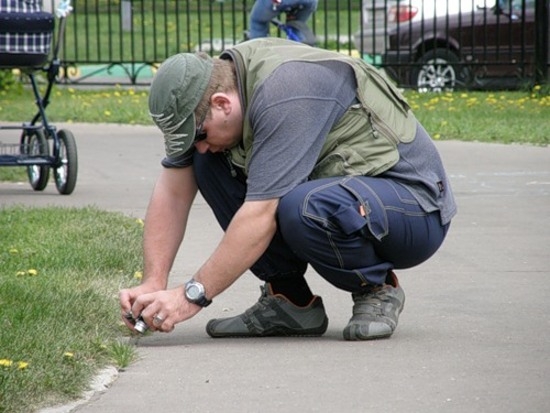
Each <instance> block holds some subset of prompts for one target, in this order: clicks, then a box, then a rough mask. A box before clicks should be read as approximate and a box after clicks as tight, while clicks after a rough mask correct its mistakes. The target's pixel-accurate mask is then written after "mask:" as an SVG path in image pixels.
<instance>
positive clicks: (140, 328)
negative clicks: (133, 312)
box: [134, 316, 149, 334]
mask: <svg viewBox="0 0 550 413" xmlns="http://www.w3.org/2000/svg"><path fill="white" fill-rule="evenodd" d="M134 329H135V330H136V331H137V332H138V333H140V334H145V332H146V331H147V330H148V329H149V326H148V325H147V324H146V323H145V321H143V318H141V316H139V317H138V318H137V320H136V324H134Z"/></svg>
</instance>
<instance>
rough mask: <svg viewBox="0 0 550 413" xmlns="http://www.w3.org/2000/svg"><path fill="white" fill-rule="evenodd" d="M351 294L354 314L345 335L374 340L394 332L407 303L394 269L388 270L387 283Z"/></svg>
mask: <svg viewBox="0 0 550 413" xmlns="http://www.w3.org/2000/svg"><path fill="white" fill-rule="evenodd" d="M351 296H352V299H353V302H354V304H353V316H352V317H351V319H350V320H349V323H348V325H347V326H346V328H344V339H346V340H371V339H375V338H384V337H389V336H391V335H392V334H393V332H394V331H395V328H396V327H397V321H398V318H399V314H400V313H401V311H403V306H404V305H405V292H404V291H403V289H402V288H401V287H400V286H399V281H398V280H397V277H396V276H395V274H394V273H393V271H391V272H390V273H389V274H388V278H387V279H386V284H384V285H380V286H376V287H374V288H372V289H371V290H370V291H367V292H366V293H353V294H352V295H351Z"/></svg>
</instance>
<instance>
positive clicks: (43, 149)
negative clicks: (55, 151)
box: [21, 129, 50, 191]
mask: <svg viewBox="0 0 550 413" xmlns="http://www.w3.org/2000/svg"><path fill="white" fill-rule="evenodd" d="M49 152H50V150H49V147H48V141H47V139H46V136H44V132H42V131H41V130H39V129H35V130H31V131H28V132H27V131H26V132H24V133H23V136H22V138H21V153H22V154H24V155H28V156H29V157H32V156H40V157H48V156H49V155H50V153H49ZM27 176H28V177H29V182H30V184H31V186H32V189H34V190H35V191H43V190H44V188H46V186H47V185H48V180H49V179H50V167H49V165H29V166H27Z"/></svg>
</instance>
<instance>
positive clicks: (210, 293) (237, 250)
mask: <svg viewBox="0 0 550 413" xmlns="http://www.w3.org/2000/svg"><path fill="white" fill-rule="evenodd" d="M278 205H279V200H278V199H269V200H264V201H251V202H245V203H244V204H243V205H242V206H241V208H240V209H239V210H238V211H237V213H236V214H235V216H234V217H233V219H232V221H231V224H230V225H229V227H228V228H227V231H226V233H225V235H224V237H223V239H222V241H221V242H220V244H219V245H218V247H217V248H216V250H215V251H214V253H213V254H212V255H211V256H210V258H209V259H208V260H207V261H206V262H205V263H204V265H203V266H202V267H201V268H200V269H199V271H197V273H196V274H195V276H194V278H195V279H196V280H197V281H199V282H201V283H202V284H203V285H204V287H205V290H206V296H207V297H208V298H210V299H211V298H212V297H214V296H216V295H218V294H219V293H221V292H222V291H224V290H225V289H226V288H227V287H229V286H230V285H231V284H232V283H233V282H234V281H235V280H237V278H239V276H241V275H242V274H243V273H244V272H245V271H246V270H248V269H249V268H250V267H251V266H252V265H253V264H254V263H255V262H256V261H257V260H258V259H259V258H260V256H261V255H262V254H263V253H264V252H265V250H266V249H267V247H268V246H269V243H270V242H271V239H272V238H273V235H274V234H275V231H276V229H277V222H276V212H277V206H278Z"/></svg>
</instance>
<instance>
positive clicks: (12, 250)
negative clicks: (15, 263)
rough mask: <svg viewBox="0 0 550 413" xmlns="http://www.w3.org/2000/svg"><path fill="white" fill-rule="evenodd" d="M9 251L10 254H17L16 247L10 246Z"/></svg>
mask: <svg viewBox="0 0 550 413" xmlns="http://www.w3.org/2000/svg"><path fill="white" fill-rule="evenodd" d="M9 253H10V254H19V250H18V249H17V248H10V249H9Z"/></svg>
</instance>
